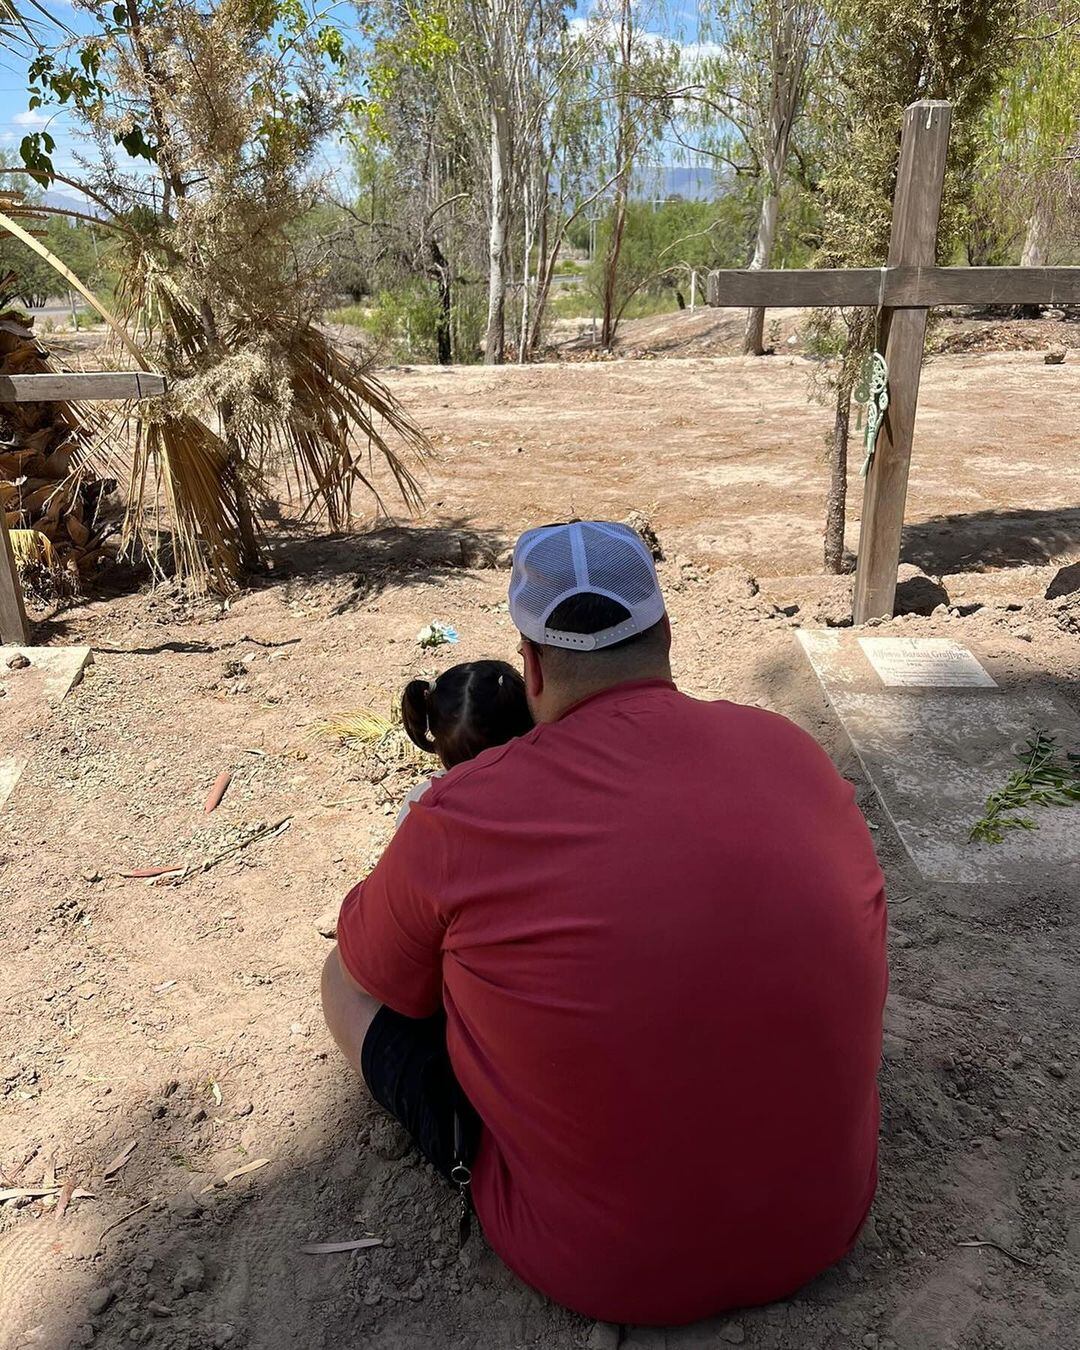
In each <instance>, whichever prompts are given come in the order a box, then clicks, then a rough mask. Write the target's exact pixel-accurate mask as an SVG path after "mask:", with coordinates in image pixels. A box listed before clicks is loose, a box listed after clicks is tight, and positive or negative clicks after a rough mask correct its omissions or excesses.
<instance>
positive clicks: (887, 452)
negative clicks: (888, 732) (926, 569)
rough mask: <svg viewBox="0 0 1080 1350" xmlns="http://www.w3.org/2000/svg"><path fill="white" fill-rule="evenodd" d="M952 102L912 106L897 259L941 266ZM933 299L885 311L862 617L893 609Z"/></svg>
mask: <svg viewBox="0 0 1080 1350" xmlns="http://www.w3.org/2000/svg"><path fill="white" fill-rule="evenodd" d="M951 121H952V108H951V107H950V105H949V104H948V103H944V102H939V101H937V100H929V99H927V100H923V101H920V102H918V103H912V104H911V105H910V107H908V108H907V109H906V111H905V113H904V130H903V135H902V137H901V140H900V164H899V167H898V170H897V177H896V194H895V196H894V198H893V219H892V235H891V237H890V241H889V262H888V265H889V266H890V267H933V265H934V253H935V245H936V242H937V227H938V216H939V215H940V213H941V193H942V188H943V186H944V183H945V158H946V154H947V151H948V147H949V126H950V123H951ZM928 313H929V311H928V309H927V308H926V306H925V305H920V306H917V307H911V308H908V307H904V308H895V309H890V308H886V309H884V310H883V311H882V316H881V329H882V336H881V337H880V338H879V341H881V342H882V343H883V344H884V345H883V348H882V350H883V353H884V356H885V361H886V364H887V365H888V368H889V407H888V411H887V412H886V414H885V420H884V422H883V423H882V427H881V431H880V432H879V433H878V439H877V448H876V450H875V452H874V458H873V461H872V462H871V464H870V469H869V471H868V473H867V475H866V486H865V488H864V490H863V506H862V524H861V526H860V530H859V561H858V566H857V569H856V572H855V604H854V614H853V617H854V620H855V622H856V623H865V622H866V620H867V619H872V618H877V617H891V615H892V612H893V604H894V601H895V598H896V569H897V567H898V565H899V562H900V535H901V531H902V530H903V526H904V504H905V502H906V500H907V484H908V469H909V468H910V465H911V442H912V436H913V434H914V431H915V410H916V407H917V405H918V401H919V374H920V371H921V369H922V357H923V345H924V343H925V340H926V319H927V314H928Z"/></svg>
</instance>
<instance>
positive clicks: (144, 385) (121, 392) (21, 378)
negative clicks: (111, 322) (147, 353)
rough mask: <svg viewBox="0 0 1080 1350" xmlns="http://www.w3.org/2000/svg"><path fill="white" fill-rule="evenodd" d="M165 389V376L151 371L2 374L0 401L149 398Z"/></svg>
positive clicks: (49, 401) (48, 401)
mask: <svg viewBox="0 0 1080 1350" xmlns="http://www.w3.org/2000/svg"><path fill="white" fill-rule="evenodd" d="M164 392H165V377H164V375H157V374H154V373H153V372H152V371H148V370H77V371H69V372H62V371H56V372H53V371H46V372H44V373H42V374H39V375H0V403H86V402H90V401H91V400H94V399H133V398H149V397H151V395H153V394H163V393H164Z"/></svg>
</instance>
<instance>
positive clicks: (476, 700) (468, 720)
mask: <svg viewBox="0 0 1080 1350" xmlns="http://www.w3.org/2000/svg"><path fill="white" fill-rule="evenodd" d="M401 720H402V722H403V723H404V724H405V730H406V732H407V733H408V736H409V739H410V740H411V741H412V743H413V744H414V745H418V746H419V747H420V749H421V750H426V751H428V753H429V754H433V755H438V757H439V759H440V761H441V762H442V766H443V767H442V770H440V771H438V772H436V773H435V774H433V775H432V777H431V778H428V779H425V780H424V782H422V783H418V784H417V785H416V787H414V788H413V789H412V791H411V792H410V793H409V794H408V796H407V797H406V798H405V801H404V804H403V805H402V808H401V812H400V814H399V815H398V818H397V824H398V825H400V824H401V822H402V821H403V820H404V819H405V817H406V816H407V815H408V812H409V807H410V806H411V805H412V803H413V802H415V801H419V800H420V798H421V797H422V796H423V795H424V793H425V792H426V791H427V790H428V788H429V787H430V786H431V784H432V780H433V779H434V778H441V777H442V774H443V773H444V772H445V771H446V770H447V769H452V768H453V767H454V765H455V764H463V763H464V762H465V761H466V760H467V759H473V758H474V757H475V756H476V755H478V754H479V753H480V752H481V750H489V749H491V747H492V746H494V745H505V744H506V742H507V741H512V740H513V739H514V737H515V736H521V735H523V734H524V733H525V732H526V731H530V730H531V729H532V726H533V719H532V715H531V714H530V712H529V705H528V703H527V702H526V699H525V681H524V680H523V679H522V678H521V676H520V675H519V674H518V672H517V671H516V670H515V669H514V668H513V666H509V665H507V664H506V662H505V661H466V662H464V663H463V664H461V665H459V666H451V668H450V669H449V670H447V671H444V672H443V674H442V675H440V676H439V677H438V679H436V680H430V681H429V680H410V681H409V683H408V684H407V685H406V686H405V692H404V693H403V694H402V696H401Z"/></svg>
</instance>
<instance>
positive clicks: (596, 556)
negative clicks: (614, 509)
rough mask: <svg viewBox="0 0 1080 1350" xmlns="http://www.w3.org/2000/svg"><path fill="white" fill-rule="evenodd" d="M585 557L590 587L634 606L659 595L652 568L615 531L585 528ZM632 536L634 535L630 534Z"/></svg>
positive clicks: (583, 533) (592, 527)
mask: <svg viewBox="0 0 1080 1350" xmlns="http://www.w3.org/2000/svg"><path fill="white" fill-rule="evenodd" d="M581 532H582V538H583V539H584V541H585V557H586V560H587V562H588V567H589V586H590V588H591V589H595V590H598V591H610V592H613V593H614V594H615V595H619V596H622V597H623V598H624V599H625V600H627V601H628V602H629V603H630V604H631V605H639V604H641V603H642V601H644V600H647V599H648V598H649V597H650V596H651V595H655V593H656V579H655V576H654V574H653V571H652V568H651V567H650V566H649V564H648V563H647V562H646V561H645V559H644V558H643V557H642V556H641V555H640V554H639V553H638V552H637V550H636V549H635V550H634V551H633V552H631V550H630V549H628V548H627V547H626V539H625V538H621V539H620V538H619V537H618V536H616V535H615V534H614V532H613V531H611V530H601V529H597V528H596V527H595V526H592V525H587V524H583V525H582V527H581ZM627 533H628V534H630V531H627Z"/></svg>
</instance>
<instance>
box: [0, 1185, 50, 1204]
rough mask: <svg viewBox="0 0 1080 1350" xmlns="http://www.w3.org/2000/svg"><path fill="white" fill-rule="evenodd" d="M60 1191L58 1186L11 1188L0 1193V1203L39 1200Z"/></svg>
mask: <svg viewBox="0 0 1080 1350" xmlns="http://www.w3.org/2000/svg"><path fill="white" fill-rule="evenodd" d="M59 1189H60V1187H59V1186H49V1187H48V1188H43V1187H41V1186H12V1187H11V1188H10V1189H9V1190H6V1191H0V1201H3V1200H40V1199H41V1198H42V1197H43V1196H46V1195H55V1194H56V1192H57V1191H58V1190H59Z"/></svg>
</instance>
